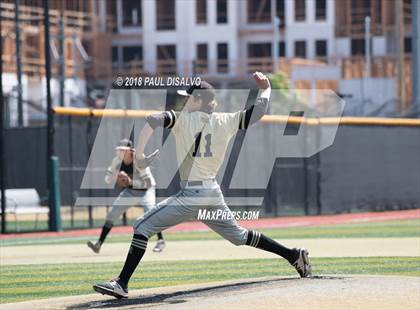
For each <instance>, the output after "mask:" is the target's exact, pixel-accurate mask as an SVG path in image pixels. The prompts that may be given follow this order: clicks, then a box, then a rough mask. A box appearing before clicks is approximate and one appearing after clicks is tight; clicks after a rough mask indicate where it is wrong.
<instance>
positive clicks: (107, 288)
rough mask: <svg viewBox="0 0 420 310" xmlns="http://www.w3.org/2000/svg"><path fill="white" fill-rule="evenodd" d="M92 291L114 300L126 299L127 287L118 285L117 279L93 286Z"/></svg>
mask: <svg viewBox="0 0 420 310" xmlns="http://www.w3.org/2000/svg"><path fill="white" fill-rule="evenodd" d="M93 289H94V290H95V291H96V292H98V293H101V294H102V295H109V296H113V297H115V298H118V299H121V298H128V290H127V287H125V286H124V285H122V284H120V283H119V282H118V280H117V279H114V280H111V281H107V282H105V283H100V284H95V285H93Z"/></svg>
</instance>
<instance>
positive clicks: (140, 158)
mask: <svg viewBox="0 0 420 310" xmlns="http://www.w3.org/2000/svg"><path fill="white" fill-rule="evenodd" d="M158 155H159V150H155V151H154V152H153V153H152V154H150V155H147V156H145V155H144V154H136V157H135V158H134V166H135V167H136V168H137V169H146V168H147V167H149V166H150V164H151V163H152V162H153V161H154V160H155V159H156V157H157V156H158Z"/></svg>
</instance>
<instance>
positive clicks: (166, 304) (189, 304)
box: [1, 276, 420, 310]
mask: <svg viewBox="0 0 420 310" xmlns="http://www.w3.org/2000/svg"><path fill="white" fill-rule="evenodd" d="M419 291H420V280H419V278H415V277H371V276H350V277H349V276H346V277H339V276H323V277H314V278H312V279H297V278H290V277H288V278H286V277H283V278H279V277H270V278H258V279H248V280H242V281H227V282H215V283H210V284H199V285H183V286H172V287H162V288H153V289H144V290H135V291H130V294H129V296H130V298H129V299H125V300H117V299H115V298H112V297H108V296H102V295H99V294H92V295H83V296H73V297H61V298H51V299H44V300H35V301H28V302H20V303H11V304H3V305H2V306H1V308H2V310H7V309H14V310H16V309H25V310H26V309H74V310H76V309H146V308H147V309H150V308H153V309H217V310H220V309H289V310H293V309H299V310H301V309H323V310H329V309H364V310H367V309H375V310H376V309H381V310H384V309H404V310H409V309H419V308H420V294H419Z"/></svg>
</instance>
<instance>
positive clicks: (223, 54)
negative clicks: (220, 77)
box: [217, 43, 229, 73]
mask: <svg viewBox="0 0 420 310" xmlns="http://www.w3.org/2000/svg"><path fill="white" fill-rule="evenodd" d="M228 55H229V51H228V45H227V43H218V44H217V72H218V73H227V72H228V71H229V64H228V58H229V57H228Z"/></svg>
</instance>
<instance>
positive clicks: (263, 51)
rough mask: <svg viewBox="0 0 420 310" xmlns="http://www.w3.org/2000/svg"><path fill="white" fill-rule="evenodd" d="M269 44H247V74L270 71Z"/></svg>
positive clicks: (271, 60)
mask: <svg viewBox="0 0 420 310" xmlns="http://www.w3.org/2000/svg"><path fill="white" fill-rule="evenodd" d="M271 55H272V53H271V43H269V42H267V43H265V42H264V43H248V73H251V72H255V71H263V72H264V71H270V70H272V69H273V68H272V64H273V59H272V58H271Z"/></svg>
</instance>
